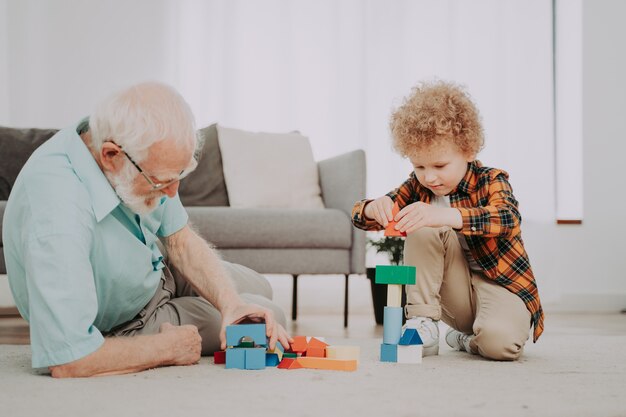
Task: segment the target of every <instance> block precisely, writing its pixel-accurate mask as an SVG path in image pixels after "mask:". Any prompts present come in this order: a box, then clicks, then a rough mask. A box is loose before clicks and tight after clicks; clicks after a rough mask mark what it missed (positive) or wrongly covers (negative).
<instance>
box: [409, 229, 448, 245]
mask: <svg viewBox="0 0 626 417" xmlns="http://www.w3.org/2000/svg"><path fill="white" fill-rule="evenodd" d="M432 244H436V245H441V228H437V227H422V228H421V229H418V230H416V231H414V232H411V233H409V234H407V236H406V240H405V243H404V245H405V249H406V248H407V247H409V248H410V247H415V248H423V247H425V246H426V245H432Z"/></svg>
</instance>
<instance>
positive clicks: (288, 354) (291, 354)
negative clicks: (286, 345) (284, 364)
mask: <svg viewBox="0 0 626 417" xmlns="http://www.w3.org/2000/svg"><path fill="white" fill-rule="evenodd" d="M297 357H298V355H297V354H296V353H291V352H285V353H283V358H293V359H296V358H297Z"/></svg>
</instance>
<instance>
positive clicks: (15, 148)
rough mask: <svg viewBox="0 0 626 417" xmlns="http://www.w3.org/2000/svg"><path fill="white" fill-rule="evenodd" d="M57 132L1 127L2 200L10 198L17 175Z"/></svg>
mask: <svg viewBox="0 0 626 417" xmlns="http://www.w3.org/2000/svg"><path fill="white" fill-rule="evenodd" d="M57 131H58V130H57V129H14V128H11V127H1V126H0V200H7V199H8V198H9V193H10V192H11V189H12V188H13V184H14V183H15V179H16V178H17V174H19V173H20V170H21V169H22V167H23V166H24V164H25V163H26V161H27V160H28V158H29V157H30V155H31V154H32V153H33V152H34V151H35V149H37V148H38V147H39V145H41V144H42V143H44V142H45V141H46V140H48V139H49V138H50V137H52V136H53V135H54V134H55V133H56V132H57Z"/></svg>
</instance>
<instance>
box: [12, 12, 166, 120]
mask: <svg viewBox="0 0 626 417" xmlns="http://www.w3.org/2000/svg"><path fill="white" fill-rule="evenodd" d="M0 4H2V6H0V13H2V12H5V13H2V17H0V23H2V25H1V26H0V31H3V32H4V35H3V36H2V37H0V46H2V47H3V49H2V50H0V51H1V52H2V53H0V55H4V56H3V57H2V58H0V65H2V60H3V59H4V60H5V62H6V63H7V65H8V69H7V79H8V81H9V82H8V83H2V82H1V81H2V79H0V85H2V87H0V88H7V87H6V85H7V84H8V89H7V90H6V95H5V94H2V97H6V98H7V99H8V101H9V104H10V107H9V109H8V110H9V111H8V114H9V117H8V119H9V121H10V122H11V125H12V126H19V127H62V126H66V125H69V124H71V123H74V122H75V121H76V120H77V119H78V118H81V117H83V116H85V115H87V114H89V113H90V112H91V111H92V110H93V106H94V105H95V104H96V102H97V100H99V99H101V98H103V97H104V96H106V95H108V94H110V93H111V92H113V91H115V90H118V89H120V88H122V87H126V86H127V85H129V84H132V83H134V82H138V81H144V80H146V79H147V80H160V81H165V82H169V83H170V84H172V83H174V82H175V81H176V79H177V77H176V74H177V73H176V63H175V61H174V60H172V59H168V58H169V57H171V56H172V55H173V52H172V51H171V49H172V48H174V46H175V42H176V38H175V37H172V30H171V26H172V24H171V20H172V19H171V18H170V14H171V11H170V9H169V3H168V2H165V1H158V2H153V1H150V0H134V1H125V2H119V1H118V2H116V7H109V5H108V2H105V1H96V0H85V1H77V0H55V1H41V0H29V1H13V0H5V1H3V2H2V3H0ZM2 38H5V39H6V40H7V42H6V45H3V44H2V43H1V42H2ZM4 48H6V49H4ZM1 74H2V72H0V75H1ZM0 91H2V90H0ZM0 103H1V102H0ZM0 106H1V104H0ZM0 109H2V107H0ZM2 116H3V117H2V118H3V119H4V120H5V121H6V119H7V116H6V115H5V114H2Z"/></svg>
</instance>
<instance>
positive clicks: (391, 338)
mask: <svg viewBox="0 0 626 417" xmlns="http://www.w3.org/2000/svg"><path fill="white" fill-rule="evenodd" d="M383 327H384V328H383V343H386V344H388V345H397V344H398V342H399V341H400V336H401V335H402V307H385V310H384V312H383Z"/></svg>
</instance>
